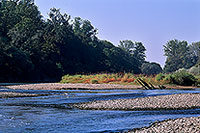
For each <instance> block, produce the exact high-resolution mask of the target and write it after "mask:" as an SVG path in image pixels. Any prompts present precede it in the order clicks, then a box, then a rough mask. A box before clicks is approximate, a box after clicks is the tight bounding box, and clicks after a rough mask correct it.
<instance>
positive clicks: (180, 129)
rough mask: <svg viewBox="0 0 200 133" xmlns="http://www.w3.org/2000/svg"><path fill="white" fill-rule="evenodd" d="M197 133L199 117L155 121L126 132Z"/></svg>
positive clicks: (199, 126) (199, 124)
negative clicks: (147, 125)
mask: <svg viewBox="0 0 200 133" xmlns="http://www.w3.org/2000/svg"><path fill="white" fill-rule="evenodd" d="M169 132H173V133H175V132H176V133H199V132H200V117H189V118H178V119H172V120H164V121H161V122H155V123H153V124H152V125H151V126H149V127H144V128H140V129H133V130H132V131H129V132H128V133H169Z"/></svg>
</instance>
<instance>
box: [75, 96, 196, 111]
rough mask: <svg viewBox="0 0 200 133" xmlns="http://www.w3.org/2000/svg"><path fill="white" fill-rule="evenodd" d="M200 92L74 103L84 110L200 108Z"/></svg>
mask: <svg viewBox="0 0 200 133" xmlns="http://www.w3.org/2000/svg"><path fill="white" fill-rule="evenodd" d="M199 97H200V93H196V94H190V93H189V94H174V95H163V96H152V97H145V98H135V99H116V100H107V101H93V102H88V103H81V104H74V105H72V106H73V107H76V108H78V109H84V110H178V109H193V108H200V99H199Z"/></svg>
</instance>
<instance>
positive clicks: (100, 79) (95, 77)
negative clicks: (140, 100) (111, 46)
mask: <svg viewBox="0 0 200 133" xmlns="http://www.w3.org/2000/svg"><path fill="white" fill-rule="evenodd" d="M138 78H140V79H142V80H144V81H145V82H147V83H151V84H153V85H166V84H177V85H195V86H200V75H199V76H194V75H192V74H190V73H187V72H175V73H172V74H162V73H160V74H157V75H150V76H147V75H141V74H139V75H136V74H132V73H102V74H90V75H65V76H63V77H62V80H61V83H88V84H123V85H139V83H138V82H137V79H138Z"/></svg>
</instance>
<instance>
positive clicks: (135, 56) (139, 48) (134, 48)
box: [118, 40, 146, 67]
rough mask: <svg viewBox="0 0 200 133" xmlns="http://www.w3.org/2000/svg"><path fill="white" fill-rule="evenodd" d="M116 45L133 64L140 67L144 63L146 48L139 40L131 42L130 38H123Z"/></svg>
mask: <svg viewBox="0 0 200 133" xmlns="http://www.w3.org/2000/svg"><path fill="white" fill-rule="evenodd" d="M118 47H119V48H121V49H122V50H123V51H125V52H126V53H127V56H129V57H130V59H131V60H132V62H133V63H134V64H137V65H138V66H139V67H140V66H141V65H142V64H143V63H144V61H145V57H146V55H145V51H146V48H145V47H144V45H143V44H142V43H141V42H135V43H133V42H132V41H131V40H124V41H120V44H119V45H118Z"/></svg>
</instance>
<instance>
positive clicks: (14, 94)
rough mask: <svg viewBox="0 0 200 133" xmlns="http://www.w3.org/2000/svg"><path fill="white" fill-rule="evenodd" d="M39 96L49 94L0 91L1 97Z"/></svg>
mask: <svg viewBox="0 0 200 133" xmlns="http://www.w3.org/2000/svg"><path fill="white" fill-rule="evenodd" d="M38 96H47V94H29V93H16V92H0V98H11V97H38Z"/></svg>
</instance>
